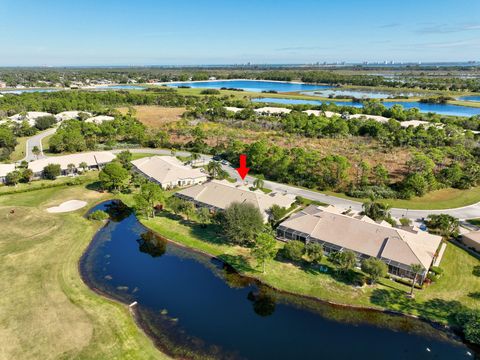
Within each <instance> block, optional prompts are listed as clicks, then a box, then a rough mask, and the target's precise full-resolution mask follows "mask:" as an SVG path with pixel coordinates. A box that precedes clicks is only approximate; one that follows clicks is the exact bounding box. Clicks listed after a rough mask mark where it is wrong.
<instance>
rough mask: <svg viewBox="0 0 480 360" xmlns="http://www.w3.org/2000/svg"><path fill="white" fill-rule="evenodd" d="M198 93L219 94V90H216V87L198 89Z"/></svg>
mask: <svg viewBox="0 0 480 360" xmlns="http://www.w3.org/2000/svg"><path fill="white" fill-rule="evenodd" d="M200 94H203V95H218V94H220V91H219V90H217V89H204V90H202V91H200Z"/></svg>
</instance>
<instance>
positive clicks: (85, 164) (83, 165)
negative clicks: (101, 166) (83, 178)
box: [78, 161, 88, 172]
mask: <svg viewBox="0 0 480 360" xmlns="http://www.w3.org/2000/svg"><path fill="white" fill-rule="evenodd" d="M78 167H80V168H81V169H82V172H85V171H87V169H88V164H87V163H86V162H85V161H82V162H81V163H80V164H79V165H78Z"/></svg>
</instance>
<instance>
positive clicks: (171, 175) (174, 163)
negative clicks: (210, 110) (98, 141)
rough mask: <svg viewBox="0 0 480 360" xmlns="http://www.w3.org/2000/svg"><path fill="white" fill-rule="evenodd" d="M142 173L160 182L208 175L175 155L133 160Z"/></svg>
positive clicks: (202, 177)
mask: <svg viewBox="0 0 480 360" xmlns="http://www.w3.org/2000/svg"><path fill="white" fill-rule="evenodd" d="M132 164H133V166H135V167H136V168H137V169H138V170H140V171H141V172H142V173H144V174H145V175H147V176H148V177H150V178H152V179H155V180H156V181H158V182H159V183H160V184H169V183H172V182H173V183H176V182H177V181H179V180H188V179H204V180H205V181H206V180H207V175H206V174H205V173H203V172H201V171H200V170H199V169H193V168H192V167H191V166H186V165H183V163H182V162H181V161H180V160H178V159H177V158H176V157H173V156H152V157H146V158H142V159H137V160H133V161H132Z"/></svg>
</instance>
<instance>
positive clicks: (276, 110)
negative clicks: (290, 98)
mask: <svg viewBox="0 0 480 360" xmlns="http://www.w3.org/2000/svg"><path fill="white" fill-rule="evenodd" d="M254 111H255V112H256V113H258V114H269V115H273V114H290V113H291V112H292V110H290V109H286V108H282V107H272V106H265V107H262V108H259V109H255V110H254Z"/></svg>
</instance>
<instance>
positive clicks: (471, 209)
mask: <svg viewBox="0 0 480 360" xmlns="http://www.w3.org/2000/svg"><path fill="white" fill-rule="evenodd" d="M55 131H56V129H55V128H54V129H49V130H46V131H44V132H41V133H40V134H37V135H35V136H33V137H31V138H30V139H29V140H28V141H27V154H26V157H25V159H24V160H27V161H31V160H35V159H37V157H36V156H35V155H34V154H33V153H32V149H33V147H34V146H38V148H39V149H40V150H41V151H42V154H41V155H39V156H38V158H43V157H45V155H44V154H43V149H42V139H43V138H45V137H46V136H49V135H51V134H53V133H55ZM129 150H130V151H131V152H133V153H150V154H159V155H170V154H171V151H170V150H165V149H150V148H144V149H129ZM120 151H122V150H113V151H112V152H113V153H119V152H120ZM175 154H176V155H179V156H189V155H190V153H189V152H187V151H176V152H175ZM201 159H202V160H203V161H205V162H208V161H210V160H211V159H212V157H211V156H209V155H201ZM222 167H223V169H224V170H225V171H227V172H228V174H229V175H230V176H231V177H233V178H235V179H237V180H239V181H240V180H241V179H240V177H239V175H238V173H237V171H236V170H235V169H234V168H232V167H230V166H226V165H222ZM254 180H255V178H254V177H252V176H247V177H246V178H245V180H244V181H245V182H246V183H248V184H252V183H253V181H254ZM265 187H266V188H268V189H271V190H273V191H279V192H286V193H290V194H293V195H295V196H302V197H304V198H307V199H310V200H316V201H320V202H323V203H327V204H331V205H335V206H337V207H341V208H344V209H348V208H351V209H352V210H355V211H360V210H362V204H361V203H360V202H357V201H352V200H348V199H342V198H338V197H335V196H330V195H326V194H322V193H319V192H316V191H311V190H307V189H301V188H298V187H295V186H291V185H285V184H280V183H277V182H274V181H267V180H265ZM391 214H392V216H394V217H396V218H400V217H407V218H409V219H412V220H414V221H418V220H419V219H422V218H426V217H427V216H428V215H430V214H449V215H452V216H454V217H456V218H458V219H461V220H465V219H473V218H480V202H479V203H476V204H473V205H469V206H464V207H461V208H455V209H444V210H409V209H399V208H393V209H391Z"/></svg>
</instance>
